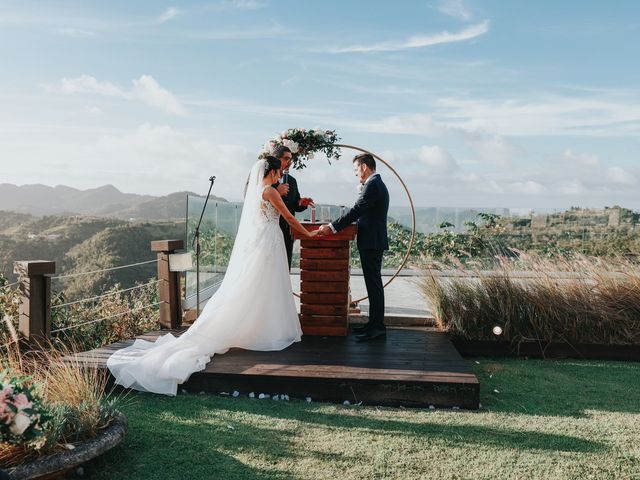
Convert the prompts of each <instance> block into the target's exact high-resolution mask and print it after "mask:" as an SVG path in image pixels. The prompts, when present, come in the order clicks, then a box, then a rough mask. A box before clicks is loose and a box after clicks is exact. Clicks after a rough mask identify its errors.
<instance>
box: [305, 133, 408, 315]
mask: <svg viewBox="0 0 640 480" xmlns="http://www.w3.org/2000/svg"><path fill="white" fill-rule="evenodd" d="M334 147H338V148H349V149H351V150H356V151H358V152H362V153H368V154H369V155H371V156H372V157H374V158H375V159H376V160H379V161H380V162H381V163H383V164H384V165H385V166H386V167H387V168H388V169H389V170H391V172H392V173H393V174H394V175H395V176H396V178H397V179H398V180H399V181H400V184H401V185H402V188H404V191H405V193H406V194H407V198H408V199H409V205H410V206H411V239H410V240H409V247H408V248H407V252H406V253H405V255H404V258H403V259H402V263H401V264H400V266H399V267H398V270H396V272H395V273H394V274H393V276H392V277H391V278H390V279H389V280H388V281H387V283H385V284H384V287H386V286H387V285H389V284H390V283H391V282H393V280H394V279H395V278H396V277H397V276H398V275H399V274H400V272H401V271H402V269H403V268H404V266H405V265H406V264H407V260H409V256H410V255H411V249H412V248H413V242H414V240H415V238H416V210H415V208H414V206H413V199H412V198H411V194H410V193H409V189H408V188H407V185H406V184H405V183H404V181H403V180H402V177H400V175H399V174H398V172H396V170H395V169H394V168H393V167H392V166H391V165H389V164H388V163H387V162H386V161H385V160H384V159H383V158H382V157H380V156H379V155H376V154H375V153H373V152H370V151H368V150H365V149H364V148H360V147H356V146H354V145H346V144H335V145H334ZM293 294H294V295H295V296H296V297H300V295H299V294H297V293H295V292H294V293H293ZM367 298H369V297H368V296H364V297H362V298H359V299H358V300H352V301H351V303H352V304H354V305H357V304H358V303H360V302H362V301H363V300H366V299H367Z"/></svg>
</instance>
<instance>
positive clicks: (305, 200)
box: [298, 197, 315, 207]
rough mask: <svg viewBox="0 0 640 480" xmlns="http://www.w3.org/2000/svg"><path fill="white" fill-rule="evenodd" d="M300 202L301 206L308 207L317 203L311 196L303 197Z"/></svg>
mask: <svg viewBox="0 0 640 480" xmlns="http://www.w3.org/2000/svg"><path fill="white" fill-rule="evenodd" d="M298 204H299V205H300V206H301V207H308V206H309V205H313V206H315V203H313V198H309V197H302V198H301V199H300V201H299V202H298Z"/></svg>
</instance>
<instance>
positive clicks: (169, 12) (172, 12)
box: [158, 7, 181, 23]
mask: <svg viewBox="0 0 640 480" xmlns="http://www.w3.org/2000/svg"><path fill="white" fill-rule="evenodd" d="M180 13H181V12H180V10H178V9H177V8H175V7H169V8H167V9H166V10H165V11H164V12H162V14H161V15H160V16H159V17H158V23H165V22H168V21H169V20H173V19H174V18H176V17H177V16H178V15H180Z"/></svg>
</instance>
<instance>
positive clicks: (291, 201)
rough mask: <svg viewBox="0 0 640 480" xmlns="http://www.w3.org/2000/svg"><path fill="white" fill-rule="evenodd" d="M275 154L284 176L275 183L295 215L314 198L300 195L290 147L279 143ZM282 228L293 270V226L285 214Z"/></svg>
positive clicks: (310, 203) (305, 207)
mask: <svg viewBox="0 0 640 480" xmlns="http://www.w3.org/2000/svg"><path fill="white" fill-rule="evenodd" d="M273 156H274V157H276V158H277V159H278V160H280V168H282V177H280V183H279V184H276V185H274V187H276V188H277V189H278V193H279V194H280V196H281V197H282V201H283V202H284V204H285V205H286V206H287V208H288V209H289V211H290V212H291V213H292V214H293V215H295V214H296V212H303V211H305V210H306V209H307V207H308V206H309V205H313V199H311V198H307V197H302V198H301V197H300V192H299V191H298V182H297V181H296V179H295V178H293V177H292V176H291V175H290V174H289V167H291V163H292V162H293V154H292V153H291V150H290V149H289V147H285V146H284V145H279V146H278V147H276V149H275V152H274V153H273ZM280 230H282V235H283V237H284V246H285V248H286V249H287V260H288V261H289V270H291V259H292V257H293V235H292V234H291V227H290V226H289V224H288V223H287V221H286V220H285V218H284V217H283V216H280Z"/></svg>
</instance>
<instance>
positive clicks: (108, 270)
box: [51, 259, 158, 280]
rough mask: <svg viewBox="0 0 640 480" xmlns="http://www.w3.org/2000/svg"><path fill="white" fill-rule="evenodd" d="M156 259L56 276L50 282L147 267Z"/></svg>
mask: <svg viewBox="0 0 640 480" xmlns="http://www.w3.org/2000/svg"><path fill="white" fill-rule="evenodd" d="M157 261H158V260H157V259H156V260H148V261H146V262H138V263H131V264H129V265H121V266H119V267H110V268H103V269H101V270H93V271H91V272H78V273H68V274H66V275H56V276H53V277H51V279H52V280H59V279H61V278H72V277H80V276H82V275H92V274H95V273H103V272H110V271H113V270H121V269H123V268H131V267H137V266H140V265H148V264H150V263H157Z"/></svg>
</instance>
